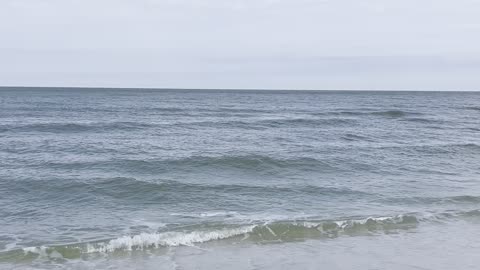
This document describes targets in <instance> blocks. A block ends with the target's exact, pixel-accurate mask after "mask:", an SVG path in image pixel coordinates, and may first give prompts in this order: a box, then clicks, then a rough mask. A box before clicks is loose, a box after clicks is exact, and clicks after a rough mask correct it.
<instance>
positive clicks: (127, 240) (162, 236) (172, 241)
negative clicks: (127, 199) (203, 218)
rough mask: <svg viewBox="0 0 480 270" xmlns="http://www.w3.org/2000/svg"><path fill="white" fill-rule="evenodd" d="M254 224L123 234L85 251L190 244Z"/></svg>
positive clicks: (244, 230)
mask: <svg viewBox="0 0 480 270" xmlns="http://www.w3.org/2000/svg"><path fill="white" fill-rule="evenodd" d="M254 228H255V226H254V225H252V226H246V227H240V228H233V229H223V230H217V231H194V232H188V233H183V232H166V233H153V234H149V233H142V234H139V235H134V236H124V237H120V238H117V239H113V240H110V241H109V242H107V243H98V244H95V245H92V244H90V245H88V246H87V252H88V253H94V252H113V251H115V250H142V249H145V248H151V247H155V248H158V247H160V246H192V245H193V244H195V243H203V242H207V241H212V240H220V239H226V238H230V237H233V236H237V235H242V234H246V233H249V232H252V230H253V229H254Z"/></svg>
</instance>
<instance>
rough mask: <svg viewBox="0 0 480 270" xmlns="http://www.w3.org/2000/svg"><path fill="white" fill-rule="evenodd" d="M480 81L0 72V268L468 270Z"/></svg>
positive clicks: (476, 230) (477, 246)
mask: <svg viewBox="0 0 480 270" xmlns="http://www.w3.org/2000/svg"><path fill="white" fill-rule="evenodd" d="M479 239H480V92H415V91H405V92H392V91H384V92H382V91H377V92H375V91H250V90H248V91H247V90H243V91H242V90H168V89H165V90H152V89H80V88H75V89H73V88H72V89H68V88H2V89H1V90H0V269H402V270H403V269H435V270H438V269H479V267H480V256H478V254H480V241H479Z"/></svg>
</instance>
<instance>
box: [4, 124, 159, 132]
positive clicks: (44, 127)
mask: <svg viewBox="0 0 480 270" xmlns="http://www.w3.org/2000/svg"><path fill="white" fill-rule="evenodd" d="M148 127H152V125H151V124H147V123H139V122H111V123H36V124H24V125H3V126H0V132H8V131H9V132H45V133H58V132H64V133H76V132H92V131H93V132H101V131H106V132H110V131H113V130H135V129H144V128H148Z"/></svg>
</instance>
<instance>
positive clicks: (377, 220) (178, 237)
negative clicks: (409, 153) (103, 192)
mask: <svg viewBox="0 0 480 270" xmlns="http://www.w3.org/2000/svg"><path fill="white" fill-rule="evenodd" d="M479 217H480V210H473V211H467V212H444V213H439V214H430V215H429V214H423V215H422V214H404V215H396V216H387V217H367V218H359V219H356V218H353V219H345V220H319V221H316V220H292V221H274V222H262V223H254V224H243V225H242V224H239V225H232V224H210V225H205V224H200V225H198V226H197V227H192V228H190V229H185V228H183V229H182V228H180V229H177V230H175V229H173V230H171V231H159V232H155V233H140V234H137V235H125V236H121V237H118V238H114V239H109V240H99V241H93V242H86V243H75V244H69V245H57V246H37V247H26V248H22V249H17V250H10V251H6V252H2V253H0V259H1V260H5V259H7V260H8V259H13V260H18V259H20V258H23V259H25V258H27V259H28V258H31V259H34V258H37V257H47V258H51V259H56V258H65V259H74V258H79V257H81V256H84V255H92V254H102V253H114V252H131V251H142V250H147V249H156V248H162V247H176V246H194V245H196V244H201V243H206V242H211V241H227V242H225V244H228V243H238V242H244V243H251V244H268V243H277V242H292V241H305V240H308V239H322V238H337V237H342V236H351V237H352V236H353V237H354V236H365V235H377V234H388V233H398V232H401V231H406V230H411V229H415V228H416V227H417V226H419V225H420V224H421V223H423V222H437V221H442V220H447V221H448V220H455V219H463V220H468V219H472V218H479Z"/></svg>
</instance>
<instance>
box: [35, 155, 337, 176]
mask: <svg viewBox="0 0 480 270" xmlns="http://www.w3.org/2000/svg"><path fill="white" fill-rule="evenodd" d="M32 166H39V167H44V166H48V167H50V168H55V169H68V170H70V169H96V168H102V169H108V168H115V169H116V170H124V171H125V170H127V171H134V172H138V173H143V172H148V173H162V172H165V171H167V170H169V171H171V170H175V171H191V170H194V169H206V168H212V169H219V168H222V169H235V170H243V171H255V172H261V171H268V172H273V171H276V170H280V169H283V168H296V169H301V170H311V171H323V172H326V171H338V168H337V167H336V166H333V165H331V164H330V163H329V162H326V161H323V160H320V159H316V158H311V157H298V158H281V157H270V156H267V155H224V156H190V157H185V158H178V159H150V160H142V159H111V160H100V161H91V162H90V161H73V162H47V163H45V162H39V163H37V164H33V165H32Z"/></svg>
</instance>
